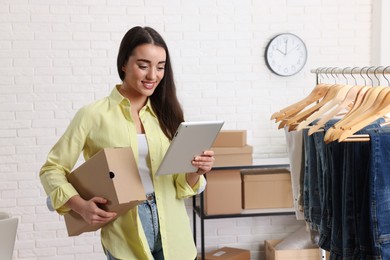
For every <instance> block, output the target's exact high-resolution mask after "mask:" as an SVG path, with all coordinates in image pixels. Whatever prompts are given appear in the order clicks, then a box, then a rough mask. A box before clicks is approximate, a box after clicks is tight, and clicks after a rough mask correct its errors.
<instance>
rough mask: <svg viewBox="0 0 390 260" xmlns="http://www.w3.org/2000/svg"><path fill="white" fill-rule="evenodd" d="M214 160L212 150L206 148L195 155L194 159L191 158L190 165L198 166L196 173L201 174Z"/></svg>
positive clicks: (205, 171) (209, 167)
mask: <svg viewBox="0 0 390 260" xmlns="http://www.w3.org/2000/svg"><path fill="white" fill-rule="evenodd" d="M214 161H215V159H214V151H211V150H207V151H204V152H203V153H202V154H201V155H197V156H195V158H194V160H192V165H194V166H195V167H197V168H198V171H197V172H196V173H197V174H199V175H203V174H205V173H208V172H209V171H210V170H211V169H212V168H213V165H214Z"/></svg>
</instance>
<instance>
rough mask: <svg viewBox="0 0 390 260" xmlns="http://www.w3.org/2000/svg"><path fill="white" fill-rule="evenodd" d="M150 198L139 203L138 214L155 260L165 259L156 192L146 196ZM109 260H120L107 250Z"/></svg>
mask: <svg viewBox="0 0 390 260" xmlns="http://www.w3.org/2000/svg"><path fill="white" fill-rule="evenodd" d="M146 197H147V198H148V199H147V200H146V201H145V202H144V203H142V204H140V205H138V216H139V218H140V220H141V223H142V227H143V229H144V232H145V236H146V239H147V240H148V244H149V248H150V251H151V253H152V255H153V258H154V259H155V260H164V253H163V248H162V243H161V236H160V227H159V223H158V212H157V205H156V200H155V197H154V194H149V195H147V196H146ZM107 260H118V259H117V258H115V257H113V256H112V255H111V254H110V252H107Z"/></svg>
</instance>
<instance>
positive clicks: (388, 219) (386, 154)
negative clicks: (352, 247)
mask: <svg viewBox="0 0 390 260" xmlns="http://www.w3.org/2000/svg"><path fill="white" fill-rule="evenodd" d="M370 139H371V165H370V182H369V183H370V184H369V185H370V187H369V192H370V194H369V195H370V206H371V214H370V216H371V227H372V236H373V239H374V246H375V247H374V249H375V250H376V252H377V253H378V255H379V256H380V257H378V258H377V259H390V130H389V127H383V128H378V129H376V130H372V131H370Z"/></svg>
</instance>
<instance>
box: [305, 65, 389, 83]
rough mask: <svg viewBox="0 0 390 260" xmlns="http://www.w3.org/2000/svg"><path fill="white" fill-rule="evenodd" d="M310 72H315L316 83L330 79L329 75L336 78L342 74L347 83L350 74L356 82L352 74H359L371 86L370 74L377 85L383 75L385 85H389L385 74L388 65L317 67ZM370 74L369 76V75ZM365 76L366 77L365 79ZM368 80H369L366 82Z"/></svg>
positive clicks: (387, 72) (387, 70)
mask: <svg viewBox="0 0 390 260" xmlns="http://www.w3.org/2000/svg"><path fill="white" fill-rule="evenodd" d="M310 72H311V73H315V74H316V83H317V84H318V83H320V82H322V81H321V79H322V80H327V79H329V80H330V79H331V78H330V77H329V75H331V76H332V77H333V80H336V77H338V76H339V75H342V76H343V77H344V79H345V80H346V81H347V83H348V78H347V76H350V77H352V78H353V80H354V81H355V83H357V79H356V77H355V76H354V75H360V77H361V78H362V79H363V80H364V83H365V85H369V84H367V83H371V85H372V86H374V85H375V83H374V78H373V77H372V75H374V77H375V79H376V81H377V83H378V84H377V85H380V84H381V82H380V77H383V78H384V79H385V80H386V82H387V85H388V86H390V80H389V79H388V78H387V77H386V76H385V75H388V74H390V66H365V67H344V68H340V67H318V68H316V69H312V70H310ZM370 75H371V76H370ZM325 76H326V78H325ZM366 77H367V79H366ZM368 81H370V82H368Z"/></svg>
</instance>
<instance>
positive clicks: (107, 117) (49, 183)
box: [40, 86, 205, 260]
mask: <svg viewBox="0 0 390 260" xmlns="http://www.w3.org/2000/svg"><path fill="white" fill-rule="evenodd" d="M118 87H119V86H117V87H116V88H114V89H113V91H112V92H111V94H110V96H108V97H106V98H103V99H101V100H99V101H97V102H95V103H93V104H90V105H87V106H85V107H83V108H81V109H80V110H79V111H78V112H77V113H76V115H75V117H74V118H73V120H72V121H71V123H70V125H69V126H68V128H67V130H66V131H65V133H64V135H63V136H62V137H61V138H60V139H59V140H58V142H57V143H56V144H55V145H54V147H53V148H52V150H51V151H50V153H49V155H48V158H47V161H46V163H45V164H44V165H43V166H42V169H41V171H40V179H41V182H42V185H43V187H44V189H45V191H46V193H47V194H48V195H49V196H50V198H51V201H52V203H53V206H54V208H55V209H56V210H57V212H58V213H60V214H66V213H67V212H68V211H69V210H70V209H69V208H68V207H66V206H65V205H64V204H65V203H66V202H67V201H68V200H69V198H71V197H72V196H74V195H77V194H78V193H77V191H76V190H75V189H74V188H73V186H72V185H71V184H70V183H69V182H68V181H67V179H66V175H67V174H69V173H70V172H71V170H72V168H73V167H74V165H75V164H76V162H77V160H78V158H79V156H80V154H81V152H83V154H84V158H85V160H88V159H89V158H90V157H92V156H93V155H94V154H96V153H97V152H99V151H100V150H101V149H103V148H106V147H131V148H132V150H133V153H134V156H135V158H136V161H137V162H138V145H137V131H136V128H135V124H134V122H133V120H132V117H131V115H130V106H131V104H130V101H129V100H128V99H127V98H124V97H123V96H122V95H121V94H120V93H119V91H118ZM139 116H140V119H141V122H142V124H143V127H144V129H145V134H146V138H147V142H148V147H149V156H150V160H149V163H150V165H149V166H150V170H151V172H152V180H153V184H154V190H155V196H156V203H157V208H158V214H159V223H160V232H161V240H162V246H163V250H164V256H165V259H166V260H178V259H180V260H186V259H189V260H190V259H191V260H193V259H195V257H196V247H195V245H194V241H193V238H192V232H191V228H190V222H189V218H188V214H187V211H186V208H185V203H184V200H183V199H184V198H188V197H190V196H193V195H195V194H196V192H197V190H198V188H199V186H201V185H204V182H205V179H204V178H203V176H201V178H200V179H199V181H198V183H197V184H196V185H195V187H193V188H191V186H189V185H188V183H187V181H186V178H185V174H173V175H164V176H158V177H156V176H155V173H156V171H157V168H158V166H159V165H160V163H161V160H162V158H163V156H164V154H165V152H166V150H167V149H168V146H169V139H168V138H167V137H166V136H165V135H164V133H163V132H162V130H161V128H160V125H159V122H158V119H157V117H156V115H155V113H154V111H153V109H152V107H151V104H150V100H148V102H147V104H146V105H145V106H144V107H143V108H142V109H141V111H140V112H139ZM101 240H102V244H103V246H104V248H105V249H107V250H108V251H110V253H111V254H112V255H113V256H115V257H116V258H119V259H124V260H133V259H134V260H143V259H145V260H148V259H153V257H152V255H151V253H150V249H149V246H148V242H147V240H146V237H145V234H144V231H143V228H142V224H141V222H140V220H139V217H138V212H137V207H135V208H134V209H132V210H130V211H128V212H127V213H126V214H125V215H123V216H121V217H118V218H117V219H116V220H115V221H113V222H111V223H109V224H107V225H106V226H104V227H103V228H102V229H101Z"/></svg>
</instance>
